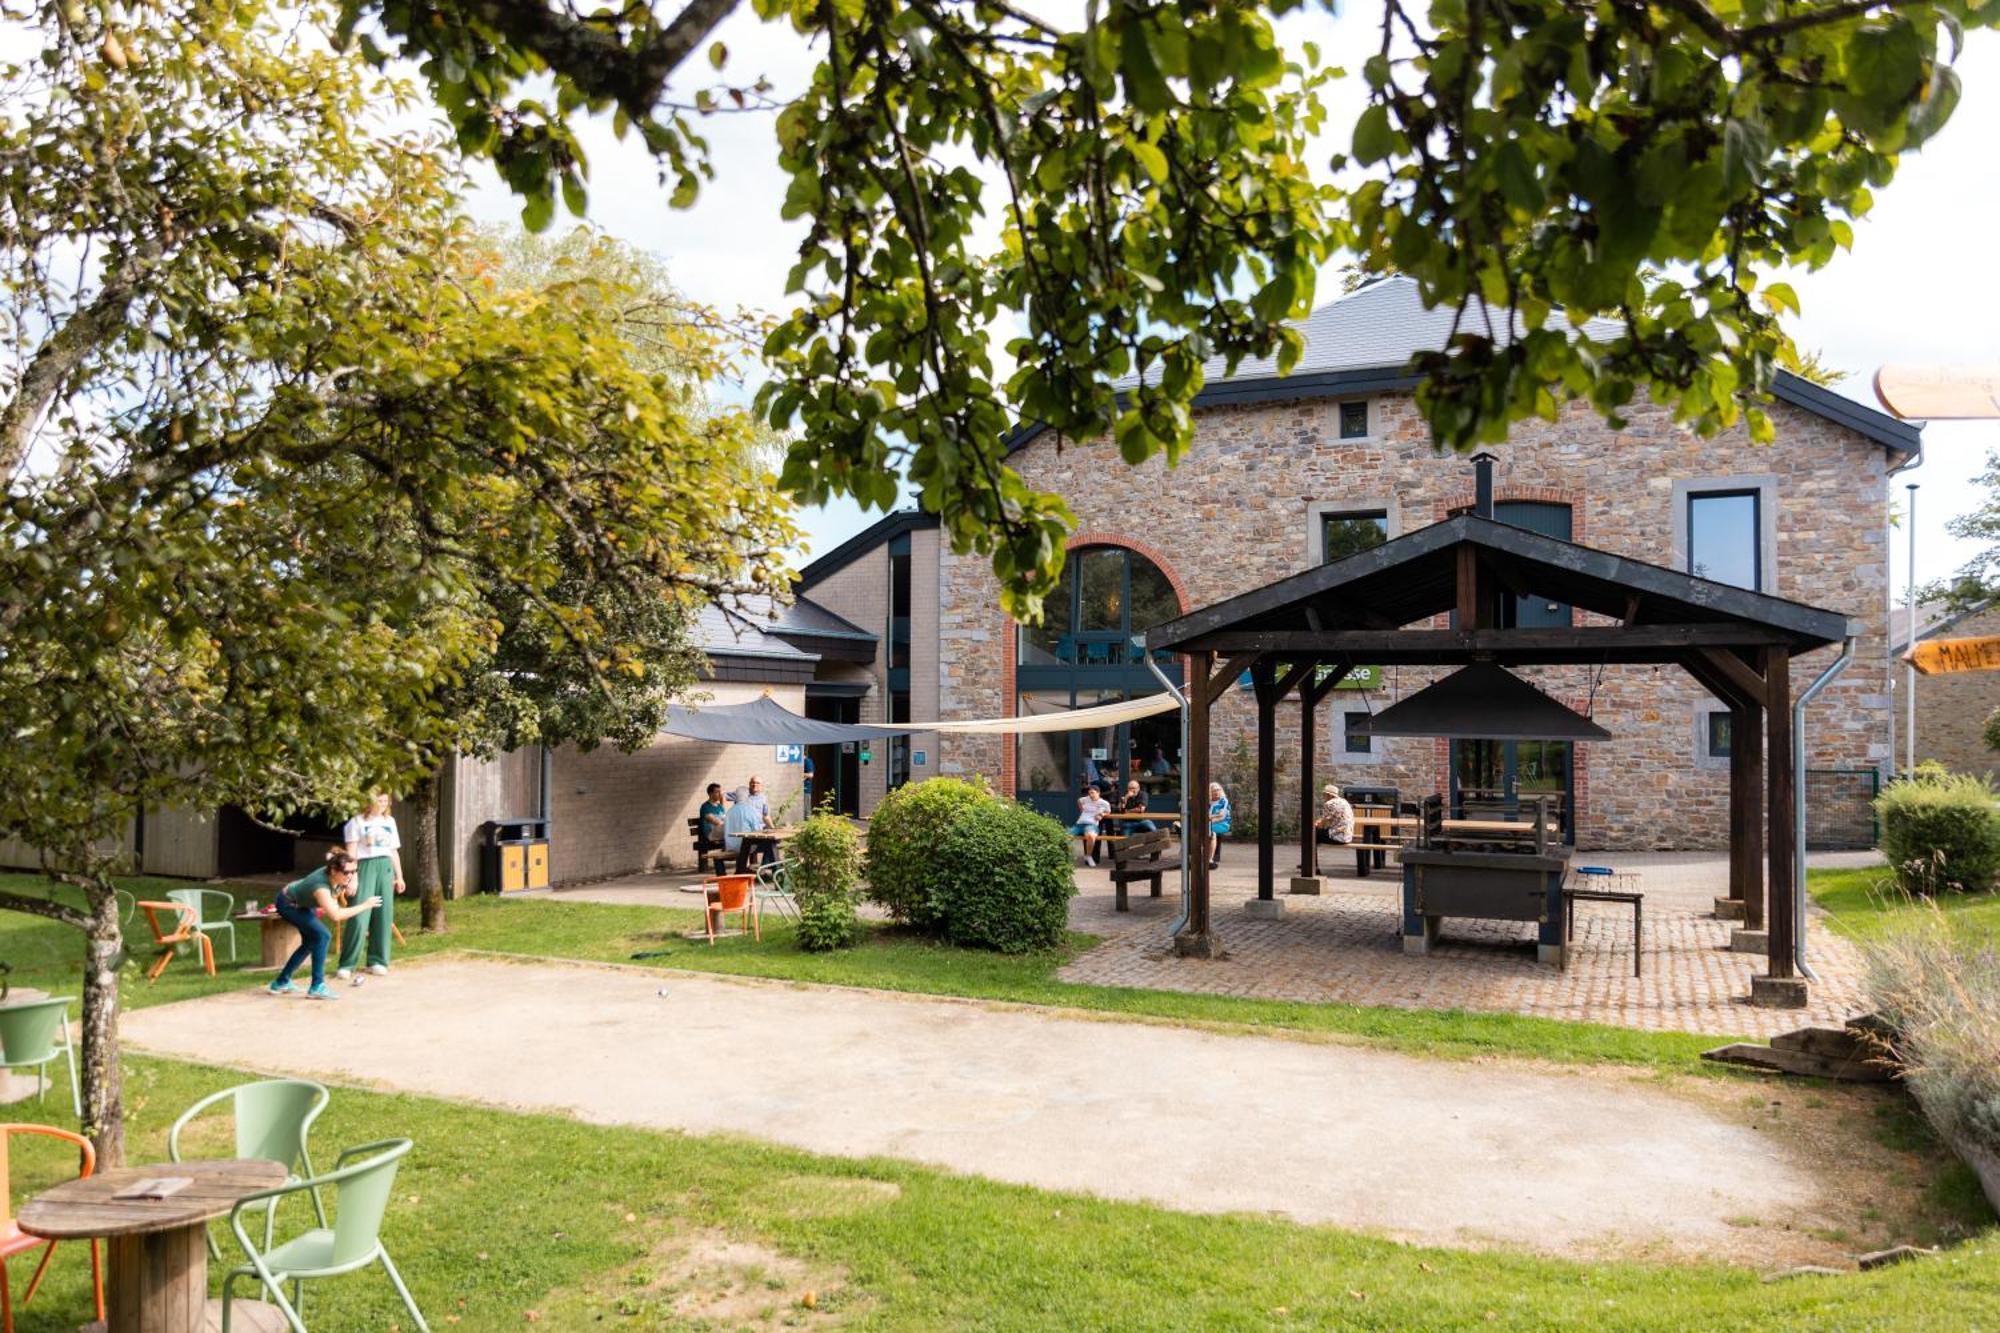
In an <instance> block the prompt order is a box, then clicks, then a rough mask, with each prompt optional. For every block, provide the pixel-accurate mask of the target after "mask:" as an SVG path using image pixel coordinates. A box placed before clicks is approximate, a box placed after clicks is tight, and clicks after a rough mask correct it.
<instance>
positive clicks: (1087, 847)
mask: <svg viewBox="0 0 2000 1333" xmlns="http://www.w3.org/2000/svg"><path fill="white" fill-rule="evenodd" d="M1110 812H1111V802H1109V801H1107V800H1105V799H1104V797H1103V795H1102V794H1101V793H1099V791H1098V790H1097V784H1096V783H1095V782H1093V783H1091V784H1090V785H1089V786H1088V787H1085V788H1084V789H1083V795H1081V796H1079V797H1077V798H1076V823H1075V824H1073V825H1071V826H1070V830H1069V831H1070V832H1071V833H1072V834H1074V835H1075V836H1077V837H1080V838H1082V839H1083V863H1084V864H1085V865H1087V866H1094V865H1096V864H1097V830H1098V828H1099V826H1100V825H1102V823H1103V821H1104V816H1105V815H1107V814H1109V813H1110Z"/></svg>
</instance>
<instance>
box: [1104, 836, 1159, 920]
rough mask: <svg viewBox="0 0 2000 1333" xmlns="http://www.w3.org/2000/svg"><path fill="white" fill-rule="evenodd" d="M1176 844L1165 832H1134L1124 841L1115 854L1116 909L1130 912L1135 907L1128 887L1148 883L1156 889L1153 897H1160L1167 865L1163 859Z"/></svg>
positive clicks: (1114, 851) (1113, 877)
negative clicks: (1162, 877) (1126, 891)
mask: <svg viewBox="0 0 2000 1333" xmlns="http://www.w3.org/2000/svg"><path fill="white" fill-rule="evenodd" d="M1172 845H1173V835H1172V834H1169V833H1167V832H1165V831H1164V830H1161V829H1155V830H1153V831H1152V832H1151V833H1134V834H1131V835H1129V836H1127V837H1124V838H1121V839H1120V840H1119V842H1118V845H1117V846H1116V847H1114V848H1113V849H1112V852H1111V886H1112V888H1113V889H1114V890H1116V891H1117V894H1118V902H1117V907H1116V910H1118V911H1120V912H1129V911H1131V910H1132V906H1131V904H1130V903H1129V902H1128V901H1127V900H1126V897H1125V886H1126V885H1128V884H1133V883H1137V882H1139V881H1141V880H1144V881H1146V882H1148V883H1150V884H1151V885H1152V886H1153V892H1152V894H1151V895H1150V896H1152V897H1154V898H1157V897H1159V896H1160V876H1161V875H1162V874H1163V873H1164V872H1165V870H1166V866H1165V865H1164V864H1162V863H1161V861H1160V858H1161V857H1162V856H1163V855H1165V854H1166V851H1167V849H1168V848H1169V847H1171V846H1172Z"/></svg>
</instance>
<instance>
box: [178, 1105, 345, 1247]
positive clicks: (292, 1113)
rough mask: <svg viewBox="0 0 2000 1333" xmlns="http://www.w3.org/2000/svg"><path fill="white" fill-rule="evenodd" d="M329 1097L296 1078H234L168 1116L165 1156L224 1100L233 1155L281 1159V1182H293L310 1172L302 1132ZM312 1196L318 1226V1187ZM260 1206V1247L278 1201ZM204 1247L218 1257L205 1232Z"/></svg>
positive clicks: (321, 1213) (322, 1215)
mask: <svg viewBox="0 0 2000 1333" xmlns="http://www.w3.org/2000/svg"><path fill="white" fill-rule="evenodd" d="M331 1100H332V1094H331V1093H329V1092H328V1091H327V1090H326V1089H325V1088H324V1087H322V1086H321V1085H320V1084H317V1083H313V1082H309V1081H308V1080H306V1079H302V1078H267V1079H263V1080H261V1081H259V1082H256V1083H240V1084H238V1085H237V1086H235V1087H233V1088H224V1089H223V1090H222V1091H221V1092H214V1093H210V1094H209V1095H208V1096H206V1097H204V1098H202V1099H201V1100H200V1101H198V1102H196V1103H195V1104H194V1105H193V1106H190V1107H188V1109H187V1110H185V1111H182V1112H181V1115H180V1119H178V1120H176V1121H174V1123H173V1127H172V1128H171V1129H169V1130H168V1131H167V1156H168V1158H169V1159H171V1160H173V1161H176V1162H179V1161H183V1160H185V1159H184V1158H182V1156H181V1133H182V1131H183V1130H185V1129H186V1128H187V1127H188V1125H189V1124H190V1123H192V1122H193V1121H194V1119H195V1118H196V1117H197V1116H199V1115H201V1113H202V1112H204V1111H206V1110H208V1109H209V1108H210V1107H212V1106H216V1105H218V1104H220V1103H222V1102H228V1103H230V1112H231V1118H232V1119H233V1120H234V1121H235V1128H236V1152H235V1155H236V1156H237V1157H249V1158H259V1159H261V1160H263V1161H266V1162H283V1163H284V1164H285V1171H286V1172H287V1174H286V1177H285V1183H286V1184H287V1185H290V1184H293V1183H295V1182H297V1181H299V1180H303V1179H305V1178H307V1177H309V1176H311V1175H312V1173H313V1164H312V1154H311V1153H310V1152H308V1151H307V1149H306V1136H307V1135H308V1134H310V1133H311V1132H312V1124H313V1121H315V1120H317V1119H319V1113H320V1112H321V1111H324V1110H325V1109H326V1104H327V1103H328V1102H329V1101H331ZM309 1193H310V1194H311V1196H312V1206H313V1215H314V1216H315V1217H317V1218H318V1219H319V1224H320V1225H321V1226H325V1225H326V1205H325V1204H323V1203H321V1202H320V1197H319V1191H318V1190H316V1189H315V1190H312V1191H309ZM262 1207H263V1209H264V1248H265V1249H269V1248H270V1247H271V1235H272V1232H273V1229H274V1228H275V1227H276V1226H277V1222H278V1201H277V1200H276V1199H275V1198H274V1199H271V1200H269V1201H268V1202H267V1203H265V1204H264V1205H262ZM208 1252H209V1254H210V1256H211V1257H213V1258H216V1259H220V1258H221V1257H222V1250H221V1248H220V1247H219V1246H217V1245H216V1243H215V1237H213V1236H210V1237H209V1238H208Z"/></svg>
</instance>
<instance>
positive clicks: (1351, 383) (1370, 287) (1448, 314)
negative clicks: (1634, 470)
mask: <svg viewBox="0 0 2000 1333" xmlns="http://www.w3.org/2000/svg"><path fill="white" fill-rule="evenodd" d="M1453 316H1454V311H1453V309H1452V308H1451V307H1449V306H1440V307H1437V308H1435V309H1426V308H1425V306H1424V303H1423V297H1422V295H1421V294H1420V292H1419V291H1418V288H1417V283H1416V281H1415V279H1412V278H1407V277H1404V276H1402V275H1400V274H1395V275H1391V276H1389V277H1384V278H1378V279H1376V280H1375V281H1373V282H1371V283H1369V284H1367V285H1366V286H1364V287H1361V288H1359V289H1357V290H1356V291H1353V292H1351V293H1349V294H1348V295H1346V296H1343V297H1341V298H1340V299H1339V300H1337V301H1332V302H1329V303H1328V304H1326V305H1323V306H1321V307H1320V308H1319V309H1317V310H1315V311H1313V312H1312V313H1311V314H1310V315H1308V316H1306V317H1305V318H1304V319H1302V320H1299V321H1296V325H1297V327H1298V329H1299V330H1300V331H1301V332H1302V333H1304V334H1305V339H1306V345H1305V351H1304V352H1303V353H1302V354H1301V355H1300V357H1299V363H1298V365H1297V366H1295V367H1294V368H1293V369H1292V373H1291V374H1289V375H1286V376H1282V377H1281V376H1280V375H1279V374H1278V368H1277V364H1276V363H1275V362H1274V361H1272V360H1269V359H1257V360H1250V361H1244V362H1242V363H1241V364H1240V365H1238V366H1237V368H1236V373H1235V374H1234V375H1225V374H1224V371H1225V365H1224V363H1223V360H1222V358H1220V357H1217V358H1215V359H1213V360H1211V361H1209V362H1208V364H1207V367H1206V369H1207V372H1208V382H1207V384H1206V385H1205V386H1204V387H1203V389H1202V391H1201V393H1200V395H1199V396H1198V397H1196V399H1195V406H1197V407H1224V406H1241V405H1246V404H1252V403H1265V402H1296V401H1299V400H1301V399H1310V398H1339V397H1352V396H1355V395H1359V394H1367V393H1385V392H1392V391H1397V390H1404V389H1413V388H1415V387H1416V386H1417V385H1418V384H1419V383H1421V377H1420V376H1417V375H1415V374H1412V373H1411V372H1410V369H1409V365H1410V358H1411V357H1412V356H1413V355H1415V354H1416V353H1417V352H1422V351H1435V350H1438V349H1440V348H1442V347H1443V346H1444V345H1445V343H1446V341H1447V340H1448V339H1449V338H1450V336H1451V328H1452V320H1453ZM1466 318H1467V319H1468V320H1475V319H1478V317H1477V316H1476V315H1475V314H1474V313H1472V312H1468V313H1467V315H1466ZM1504 324H1505V320H1504V319H1496V325H1504ZM1477 327H1480V328H1483V327H1484V321H1483V319H1479V320H1478V324H1477ZM1585 327H1586V328H1589V329H1590V330H1591V331H1592V332H1593V333H1597V334H1600V335H1608V334H1610V333H1612V332H1615V331H1616V326H1615V325H1613V324H1611V323H1610V321H1607V320H1593V321H1591V323H1590V324H1588V325H1586V326H1585ZM1496 331H1498V332H1501V333H1503V334H1511V332H1513V330H1510V329H1505V328H1496ZM1132 382H1134V383H1136V380H1135V381H1132ZM1771 391H1772V394H1773V395H1774V396H1775V397H1777V398H1778V399H1779V400H1781V401H1783V402H1788V403H1791V404H1792V405H1793V406H1795V407H1800V408H1804V409H1805V410H1806V411H1808V412H1812V413H1815V414H1817V415H1819V416H1822V417H1825V418H1827V419H1828V420H1830V421H1833V422H1835V423H1837V424H1839V425H1842V426H1845V427H1847V428H1848V429H1850V430H1853V431H1855V432H1857V433H1859V434H1861V435H1862V436H1864V437H1866V438H1868V439H1870V440H1873V441H1875V442H1876V443H1877V444H1880V445H1882V446H1883V447H1884V448H1888V449H1892V450H1895V451H1896V452H1898V453H1901V454H1908V455H1915V454H1916V453H1918V451H1919V450H1920V448H1921V444H1922V438H1923V437H1922V432H1921V428H1920V427H1917V426H1914V425H1911V424H1910V423H1908V422H1905V421H1898V420H1897V419H1896V418H1894V417H1892V416H1890V415H1888V414H1887V413H1886V412H1879V411H1877V410H1876V409H1874V408H1872V407H1869V406H1867V405H1866V404H1864V403H1859V402H1856V401H1855V400H1854V399H1852V398H1848V397H1846V396H1845V395H1843V394H1839V393H1836V392H1834V391H1832V390H1830V389H1823V388H1821V387H1820V386H1819V385H1817V384H1813V383H1812V382H1810V381H1808V380H1803V379H1800V378H1799V377H1798V376H1797V375H1794V374H1792V373H1791V372H1789V371H1783V370H1781V371H1779V372H1778V376H1777V380H1776V382H1775V383H1774V384H1773V385H1772V389H1771ZM1043 429H1044V427H1042V426H1041V425H1040V424H1039V423H1028V424H1024V425H1022V426H1021V427H1020V428H1018V429H1017V430H1016V431H1015V432H1014V436H1013V438H1012V439H1010V440H1009V441H1008V449H1009V452H1012V451H1013V450H1015V449H1019V448H1021V447H1023V446H1025V445H1026V444H1028V443H1029V442H1030V441H1032V440H1034V439H1035V438H1036V437H1037V436H1039V435H1040V434H1041V433H1042V431H1043Z"/></svg>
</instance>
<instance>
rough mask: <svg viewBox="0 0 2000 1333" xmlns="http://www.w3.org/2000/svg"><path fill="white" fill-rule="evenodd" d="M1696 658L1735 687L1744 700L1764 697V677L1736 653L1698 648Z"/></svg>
mask: <svg viewBox="0 0 2000 1333" xmlns="http://www.w3.org/2000/svg"><path fill="white" fill-rule="evenodd" d="M1694 656H1696V657H1698V658H1700V659H1701V660H1702V662H1703V663H1704V664H1706V665H1707V666H1708V667H1710V668H1711V669H1713V670H1714V672H1715V674H1716V675H1717V676H1719V677H1720V678H1722V679H1723V680H1726V681H1728V682H1729V683H1730V684H1731V685H1733V686H1735V687H1736V690H1737V693H1738V695H1739V697H1741V698H1744V699H1761V698H1763V697H1764V695H1765V693H1766V691H1767V686H1766V684H1765V681H1764V677H1763V676H1762V675H1761V674H1760V673H1759V672H1758V671H1757V670H1756V669H1754V668H1753V667H1752V666H1751V665H1750V664H1749V663H1748V662H1745V661H1744V660H1743V659H1742V658H1740V657H1738V656H1737V655H1736V654H1735V653H1730V652H1723V651H1722V650H1720V649H1716V648H1697V649H1695V651H1694ZM1732 702H1733V701H1732Z"/></svg>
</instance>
